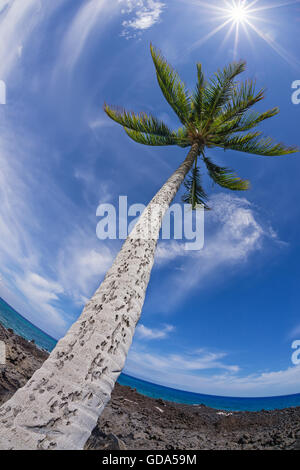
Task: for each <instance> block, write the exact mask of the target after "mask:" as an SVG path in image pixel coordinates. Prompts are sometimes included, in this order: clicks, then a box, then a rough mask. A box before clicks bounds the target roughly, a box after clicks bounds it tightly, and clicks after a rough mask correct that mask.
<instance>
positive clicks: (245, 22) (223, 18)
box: [186, 0, 300, 68]
mask: <svg viewBox="0 0 300 470" xmlns="http://www.w3.org/2000/svg"><path fill="white" fill-rule="evenodd" d="M186 1H188V2H189V3H193V4H194V5H198V6H200V7H203V10H205V9H206V10H208V11H209V13H210V15H212V12H214V13H213V16H212V18H211V19H212V20H214V21H215V22H217V23H218V24H217V25H216V26H215V27H214V28H212V30H211V31H210V32H208V33H207V34H206V35H205V36H203V37H202V38H200V39H199V40H198V41H196V42H195V43H194V44H193V45H192V46H191V48H192V49H194V48H196V47H199V46H201V45H203V44H205V43H206V42H207V41H208V40H210V39H211V38H212V37H213V36H215V35H216V34H217V33H219V32H220V31H221V30H225V28H227V31H226V34H225V36H224V39H223V41H222V43H221V44H220V47H222V46H224V44H225V43H226V42H227V41H228V40H229V38H230V37H232V38H233V46H232V49H233V55H234V58H237V54H238V45H239V42H240V40H241V38H242V36H244V37H246V38H247V40H248V41H249V42H250V43H251V44H252V45H253V36H258V37H259V38H261V39H262V40H263V41H265V43H266V44H268V46H270V47H271V48H272V49H273V50H274V51H275V52H276V53H277V54H278V55H279V56H280V57H281V58H282V59H283V60H285V61H286V62H287V63H288V64H289V65H291V66H293V67H295V68H300V61H299V60H298V59H297V58H296V57H294V56H293V55H292V54H291V53H290V52H289V51H287V50H286V49H285V48H284V47H283V46H282V45H281V44H279V43H278V42H277V41H276V40H275V38H272V36H271V35H270V34H269V33H268V31H267V29H266V24H268V23H269V24H272V21H271V19H270V18H268V13H269V12H270V10H275V9H278V8H283V7H286V6H290V5H293V4H296V3H298V4H300V0H293V1H285V2H284V1H283V2H277V3H273V2H272V3H269V4H266V3H265V4H264V5H262V4H261V0H252V1H247V0H223V1H222V2H216V1H215V2H210V3H208V2H206V1H202V0H191V1H189V0H186ZM262 25H263V26H262Z"/></svg>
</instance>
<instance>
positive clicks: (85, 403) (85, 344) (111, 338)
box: [0, 144, 199, 450]
mask: <svg viewBox="0 0 300 470" xmlns="http://www.w3.org/2000/svg"><path fill="white" fill-rule="evenodd" d="M198 150H199V146H198V144H194V145H193V146H192V147H191V150H190V152H189V154H188V156H187V157H186V159H185V161H184V162H183V163H182V164H181V165H180V167H179V168H178V169H177V170H176V171H175V172H174V173H173V175H172V176H171V177H170V178H169V180H168V181H167V182H166V183H165V184H164V185H163V187H162V188H161V189H160V191H159V192H158V193H157V194H156V195H155V196H154V198H153V199H152V201H151V202H150V203H149V205H148V206H147V207H146V209H145V210H144V212H143V214H142V215H141V217H140V219H139V221H138V223H137V224H136V226H135V227H134V229H133V230H132V232H131V234H130V235H129V236H128V238H127V240H126V241H125V243H124V245H123V247H122V249H121V251H120V252H119V254H118V255H117V257H116V259H115V261H114V264H113V265H112V267H111V268H110V270H109V271H108V272H107V273H106V276H105V278H104V281H103V282H102V284H101V285H100V287H99V288H98V290H97V291H96V293H95V294H94V296H93V297H92V298H91V300H90V301H89V302H88V303H87V304H86V306H85V307H84V309H83V312H82V314H81V315H80V317H79V318H78V320H77V321H76V322H75V323H74V324H73V325H72V326H71V328H70V329H69V331H68V332H67V334H66V336H65V337H64V338H62V339H61V340H60V341H59V342H58V344H57V346H56V347H55V349H54V350H53V351H52V353H51V354H50V356H49V358H48V359H47V360H46V361H45V363H44V364H43V365H42V367H41V368H40V369H39V370H37V371H36V372H35V373H34V375H33V376H32V378H31V379H30V380H29V381H28V382H27V384H26V385H25V386H24V387H22V388H21V389H19V390H18V391H17V392H16V393H15V395H14V396H13V397H12V398H11V399H10V400H8V401H7V402H6V403H4V405H2V406H1V407H0V449H25V450H26V449H57V450H58V449H82V448H83V446H84V444H85V442H86V441H87V439H88V438H89V436H90V433H91V432H92V430H93V428H94V427H95V426H96V423H97V420H98V417H99V415H100V414H101V412H102V410H103V408H104V406H105V405H106V403H107V402H108V401H109V399H110V395H111V391H112V389H113V387H114V384H115V381H116V380H117V378H118V376H119V374H120V372H121V371H122V369H123V367H124V363H125V360H126V356H127V353H128V350H129V348H130V345H131V342H132V337H133V334H134V330H135V326H136V324H137V322H138V320H139V318H140V314H141V310H142V306H143V303H144V298H145V293H146V289H147V285H148V282H149V278H150V273H151V269H152V266H153V261H154V254H155V248H156V244H157V239H158V236H159V231H160V227H161V222H162V217H163V215H164V214H165V212H166V211H167V210H168V207H169V205H170V203H171V202H172V200H173V198H174V196H175V195H176V193H177V191H178V189H179V187H180V185H181V183H182V182H183V180H184V177H185V176H186V174H187V172H188V171H189V170H190V168H191V167H192V164H193V162H194V159H195V157H196V155H197V153H198ZM156 205H159V207H160V208H161V211H160V213H157V211H156V210H155V207H157V206H156ZM153 209H154V210H153ZM153 214H154V217H153ZM150 217H152V223H151V229H152V234H151V237H150V239H143V237H142V236H141V234H143V232H144V227H145V225H147V223H148V222H149V218H150ZM153 219H154V220H153Z"/></svg>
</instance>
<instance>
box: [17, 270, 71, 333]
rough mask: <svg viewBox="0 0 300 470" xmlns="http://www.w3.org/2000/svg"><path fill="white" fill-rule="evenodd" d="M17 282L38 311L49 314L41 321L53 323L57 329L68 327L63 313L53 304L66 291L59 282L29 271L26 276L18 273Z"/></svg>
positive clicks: (40, 320)
mask: <svg viewBox="0 0 300 470" xmlns="http://www.w3.org/2000/svg"><path fill="white" fill-rule="evenodd" d="M15 284H16V286H17V288H18V289H19V290H20V291H21V292H22V293H23V295H24V296H25V297H26V300H27V301H28V302H30V304H31V305H32V306H33V307H34V308H35V309H36V311H37V312H38V311H41V310H42V311H43V312H44V314H45V313H46V314H47V320H46V321H45V318H44V319H43V318H40V319H39V322H40V323H42V324H46V325H48V324H49V323H52V324H53V325H55V329H57V328H58V329H61V328H65V327H66V321H65V320H64V319H63V318H62V315H61V313H60V312H59V310H58V309H57V308H55V307H54V306H53V305H52V302H53V301H56V300H59V295H60V294H62V293H63V291H64V290H63V288H62V287H61V285H60V284H59V283H57V282H54V281H51V280H49V279H46V278H44V277H43V276H40V275H39V274H37V273H34V272H27V273H25V275H24V276H18V275H17V276H16V279H15Z"/></svg>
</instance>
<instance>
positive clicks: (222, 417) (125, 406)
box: [0, 324, 300, 450]
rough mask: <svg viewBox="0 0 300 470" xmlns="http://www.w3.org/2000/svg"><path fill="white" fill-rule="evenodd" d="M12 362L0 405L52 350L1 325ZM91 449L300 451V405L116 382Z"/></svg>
mask: <svg viewBox="0 0 300 470" xmlns="http://www.w3.org/2000/svg"><path fill="white" fill-rule="evenodd" d="M0 340H2V341H4V342H5V343H6V364H5V365H4V366H3V365H0V404H2V403H4V402H5V401H6V400H8V399H9V398H10V397H11V396H12V395H13V394H14V392H15V391H16V390H17V389H18V388H19V387H22V386H23V385H25V383H26V382H27V380H29V378H30V377H31V376H32V374H33V373H34V371H35V370H36V369H38V368H39V367H40V366H41V365H42V363H43V362H44V361H45V359H46V358H47V357H48V353H47V352H46V351H44V350H42V349H40V348H38V347H36V345H35V344H34V342H30V341H27V340H26V339H24V338H22V337H21V336H18V335H16V334H15V333H14V332H13V330H11V329H5V328H4V327H3V326H2V325H1V324H0ZM85 448H86V449H87V450H113V449H116V450H117V449H121V450H141V449H145V450H162V449H165V450H173V449H178V450H198V449H199V450H210V449H214V450H223V449H227V450H247V449H249V450H269V449H270V450H296V449H298V450H300V407H294V408H286V409H283V410H266V411H264V410H263V411H257V412H245V411H243V412H229V411H223V410H216V409H214V408H209V407H207V406H205V405H195V406H193V405H184V404H177V403H173V402H168V401H165V400H162V399H154V398H150V397H147V396H144V395H141V394H139V393H137V391H136V390H134V389H132V388H130V387H127V386H122V385H120V384H118V383H117V384H116V387H115V389H114V391H113V393H112V397H111V400H110V402H109V403H108V405H107V406H106V408H105V410H104V412H103V413H102V415H101V417H100V419H99V420H98V423H97V426H96V428H95V429H94V431H93V433H92V435H91V437H90V438H89V440H88V442H87V443H86V446H85Z"/></svg>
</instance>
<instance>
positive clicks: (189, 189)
mask: <svg viewBox="0 0 300 470" xmlns="http://www.w3.org/2000/svg"><path fill="white" fill-rule="evenodd" d="M184 186H185V189H186V192H185V193H184V195H183V196H182V202H184V203H185V204H191V206H192V209H193V210H195V209H196V208H197V204H201V205H203V206H204V209H206V210H209V207H208V206H207V204H206V201H207V194H206V193H205V191H204V189H203V187H202V183H201V175H200V171H199V168H197V167H195V168H193V169H192V170H191V174H190V176H188V177H187V178H186V180H185V182H184Z"/></svg>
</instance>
